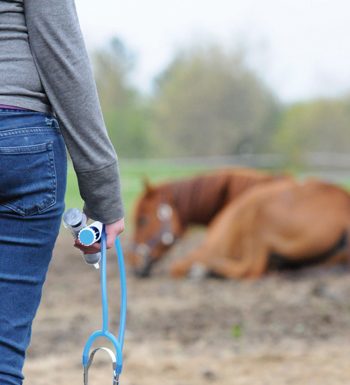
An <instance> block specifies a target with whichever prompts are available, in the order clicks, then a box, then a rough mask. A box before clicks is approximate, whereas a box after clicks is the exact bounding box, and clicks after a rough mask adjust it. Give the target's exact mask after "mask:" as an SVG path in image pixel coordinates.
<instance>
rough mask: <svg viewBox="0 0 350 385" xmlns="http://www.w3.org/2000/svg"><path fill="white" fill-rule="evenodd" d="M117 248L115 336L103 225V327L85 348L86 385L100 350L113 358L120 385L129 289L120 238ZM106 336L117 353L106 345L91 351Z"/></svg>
mask: <svg viewBox="0 0 350 385" xmlns="http://www.w3.org/2000/svg"><path fill="white" fill-rule="evenodd" d="M115 250H116V253H117V259H118V266H119V274H120V322H119V331H118V337H115V336H114V335H113V334H112V333H111V332H110V331H109V329H108V327H109V320H108V295H107V258H106V232H105V225H103V227H102V234H101V260H100V277H101V296H102V329H101V330H97V331H95V332H94V333H92V334H91V335H90V337H89V339H88V340H87V342H86V344H85V347H84V350H83V360H82V361H83V367H84V385H88V383H89V369H90V366H91V364H92V363H93V360H94V357H95V354H96V353H97V352H98V351H104V352H106V353H107V354H108V355H109V357H110V358H111V360H112V364H113V385H119V376H120V374H121V372H122V369H123V345H124V334H125V324H126V307H127V290H126V273H125V264H124V257H123V251H122V247H121V244H120V240H119V238H117V239H116V241H115ZM101 337H103V338H106V339H107V340H109V341H110V342H111V343H112V345H113V347H114V349H115V353H114V352H113V351H112V350H111V349H109V348H106V347H98V348H95V349H94V350H92V351H91V346H92V344H93V343H94V342H95V340H97V339H98V338H101ZM90 351H91V353H90Z"/></svg>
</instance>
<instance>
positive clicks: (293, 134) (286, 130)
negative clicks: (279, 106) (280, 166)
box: [271, 97, 350, 163]
mask: <svg viewBox="0 0 350 385" xmlns="http://www.w3.org/2000/svg"><path fill="white" fill-rule="evenodd" d="M349 122H350V98H349V97H345V98H343V99H330V100H327V99H323V100H317V101H311V102H307V103H299V104H295V105H293V106H290V107H288V108H286V109H285V111H284V113H283V115H282V119H281V121H280V123H279V125H278V130H277V132H276V135H275V136H274V137H273V140H272V146H271V147H272V148H273V149H274V151H276V152H281V153H284V154H286V155H287V156H288V159H289V161H290V162H293V163H299V162H300V161H301V157H302V156H303V154H305V153H307V152H328V153H332V152H334V153H337V152H348V151H349V150H350V131H349V128H348V127H349Z"/></svg>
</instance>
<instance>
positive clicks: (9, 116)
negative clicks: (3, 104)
mask: <svg viewBox="0 0 350 385" xmlns="http://www.w3.org/2000/svg"><path fill="white" fill-rule="evenodd" d="M48 128H51V129H56V130H58V131H59V123H58V121H57V119H56V117H55V116H54V115H53V114H47V113H45V112H38V111H30V110H12V109H1V108H0V132H4V131H9V130H18V129H48Z"/></svg>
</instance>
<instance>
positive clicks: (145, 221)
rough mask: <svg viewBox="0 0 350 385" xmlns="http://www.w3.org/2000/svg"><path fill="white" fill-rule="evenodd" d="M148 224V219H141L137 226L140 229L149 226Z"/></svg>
mask: <svg viewBox="0 0 350 385" xmlns="http://www.w3.org/2000/svg"><path fill="white" fill-rule="evenodd" d="M147 222H148V218H147V217H140V218H138V220H137V226H139V227H142V226H145V225H147Z"/></svg>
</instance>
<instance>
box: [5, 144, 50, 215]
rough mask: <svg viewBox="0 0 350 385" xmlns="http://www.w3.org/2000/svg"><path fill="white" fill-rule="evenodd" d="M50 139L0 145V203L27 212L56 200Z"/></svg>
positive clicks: (38, 210)
mask: <svg viewBox="0 0 350 385" xmlns="http://www.w3.org/2000/svg"><path fill="white" fill-rule="evenodd" d="M56 185H57V180H56V171H55V162H54V152H53V142H51V141H48V142H46V143H39V144H34V145H27V146H15V147H0V205H2V206H5V207H7V208H9V209H11V210H13V211H15V212H16V213H18V214H20V215H22V216H27V215H33V214H39V213H41V212H43V211H45V210H47V209H48V208H49V207H51V206H53V205H54V204H55V203H56V190H57V186H56Z"/></svg>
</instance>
